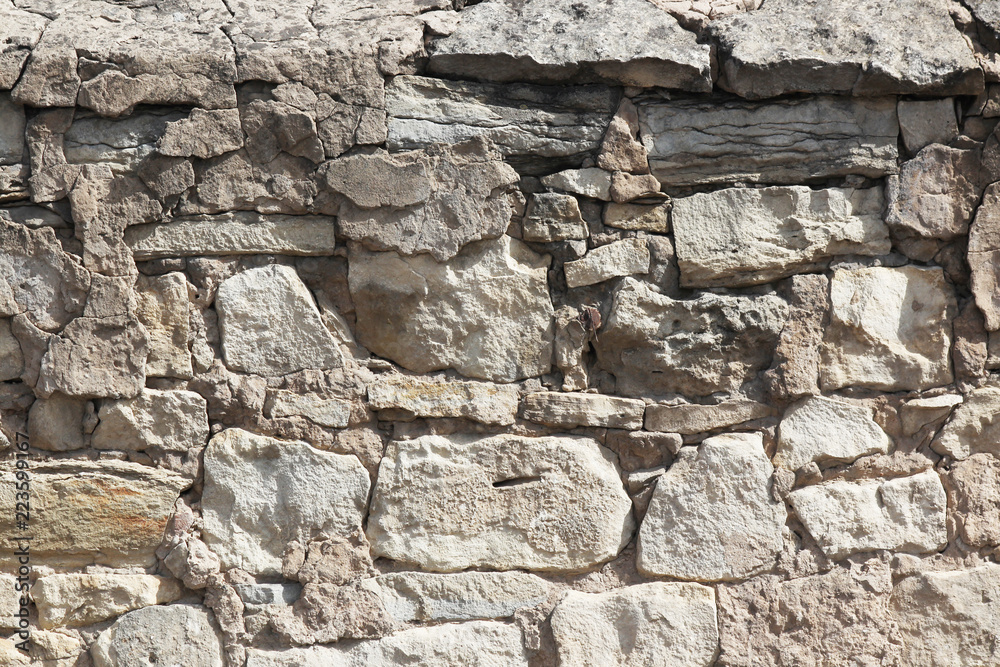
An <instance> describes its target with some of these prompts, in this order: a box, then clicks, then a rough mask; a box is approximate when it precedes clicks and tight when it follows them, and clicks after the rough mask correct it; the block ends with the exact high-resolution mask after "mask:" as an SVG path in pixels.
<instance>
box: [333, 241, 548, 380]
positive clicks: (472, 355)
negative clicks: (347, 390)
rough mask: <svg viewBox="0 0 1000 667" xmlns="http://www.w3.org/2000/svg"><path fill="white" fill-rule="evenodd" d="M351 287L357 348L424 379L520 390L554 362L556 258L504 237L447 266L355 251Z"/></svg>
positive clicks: (475, 246) (479, 245)
mask: <svg viewBox="0 0 1000 667" xmlns="http://www.w3.org/2000/svg"><path fill="white" fill-rule="evenodd" d="M348 257H349V259H348V262H349V267H350V271H349V273H348V280H349V284H350V290H351V298H352V299H353V300H354V304H355V308H356V315H357V327H356V331H355V333H356V335H357V337H358V342H359V343H361V345H363V346H364V347H366V348H367V349H369V350H371V351H372V352H374V353H375V354H378V355H380V356H383V357H386V358H388V359H391V360H392V361H394V362H396V363H398V364H399V365H401V366H403V367H404V368H406V369H408V370H411V371H415V372H418V373H426V372H429V371H434V370H440V369H444V368H449V367H451V368H454V369H455V370H457V371H458V372H459V373H461V374H462V375H465V376H468V377H473V378H481V379H485V380H491V381H493V382H513V381H515V380H520V379H523V378H526V377H534V376H537V375H542V374H544V373H547V372H548V371H549V368H550V364H551V358H552V321H551V318H552V303H551V301H550V299H549V291H548V282H547V267H548V264H549V256H548V255H538V254H536V253H534V252H532V251H531V250H530V249H529V248H528V247H527V246H525V245H524V244H523V243H521V242H520V241H517V240H514V239H511V238H510V237H508V236H502V237H500V238H499V239H497V240H495V241H480V242H477V243H472V244H470V245H469V246H467V247H466V248H465V249H464V250H463V251H462V252H461V253H460V254H459V255H457V256H456V257H455V258H453V259H452V260H451V261H449V262H447V263H444V264H440V263H438V262H436V261H434V259H432V258H431V257H429V256H427V255H415V256H413V257H402V256H400V255H398V254H396V253H394V252H385V253H371V252H368V251H366V250H364V249H362V248H360V247H357V246H353V245H352V246H351V247H350V254H349V256H348Z"/></svg>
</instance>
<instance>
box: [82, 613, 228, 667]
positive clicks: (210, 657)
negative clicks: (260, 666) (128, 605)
mask: <svg viewBox="0 0 1000 667" xmlns="http://www.w3.org/2000/svg"><path fill="white" fill-rule="evenodd" d="M213 621H214V617H213V615H212V614H211V612H208V611H205V610H204V609H202V608H201V607H195V606H192V605H182V604H177V605H170V606H153V607H145V608H143V609H138V610H136V611H132V612H129V613H128V614H125V615H124V616H122V617H121V618H119V619H118V620H117V621H115V622H114V625H112V626H111V627H110V628H108V629H107V630H105V631H104V632H102V633H101V634H100V635H99V636H98V637H97V641H96V642H94V645H93V646H92V647H91V649H90V656H91V658H92V659H93V660H94V667H144V666H145V665H150V664H156V665H192V666H195V665H197V667H223V665H224V664H225V662H224V661H223V652H222V641H221V640H220V639H219V635H218V633H217V632H216V630H215V627H214V624H213Z"/></svg>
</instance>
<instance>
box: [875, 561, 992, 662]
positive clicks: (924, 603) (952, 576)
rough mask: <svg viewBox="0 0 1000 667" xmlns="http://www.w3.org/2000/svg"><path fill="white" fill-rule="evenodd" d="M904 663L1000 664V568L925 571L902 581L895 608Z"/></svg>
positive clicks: (894, 596) (895, 595) (894, 599)
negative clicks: (998, 659) (998, 648)
mask: <svg viewBox="0 0 1000 667" xmlns="http://www.w3.org/2000/svg"><path fill="white" fill-rule="evenodd" d="M890 608H891V609H892V612H893V616H894V618H895V620H896V622H897V623H898V624H899V631H900V635H901V639H902V644H903V649H902V654H903V664H907V665H927V667H976V666H978V665H990V664H994V663H995V662H996V657H997V656H996V645H997V643H998V642H1000V631H998V628H1000V565H996V564H995V563H986V564H983V565H981V566H979V567H975V568H972V569H969V570H959V571H956V572H926V573H921V574H916V575H913V576H910V577H907V578H905V579H903V580H902V581H901V582H899V583H898V584H897V585H896V587H895V588H894V589H893V591H892V601H891V604H890Z"/></svg>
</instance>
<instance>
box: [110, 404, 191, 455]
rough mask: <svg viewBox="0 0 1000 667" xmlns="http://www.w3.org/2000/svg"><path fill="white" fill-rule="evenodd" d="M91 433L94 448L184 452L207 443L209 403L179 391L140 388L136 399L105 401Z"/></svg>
mask: <svg viewBox="0 0 1000 667" xmlns="http://www.w3.org/2000/svg"><path fill="white" fill-rule="evenodd" d="M100 420H101V421H100V423H99V424H98V425H97V428H96V429H95V430H94V437H93V446H94V448H95V449H123V450H132V451H143V450H146V449H151V448H159V449H162V450H164V451H176V452H183V451H186V450H188V449H195V448H198V447H204V446H205V444H206V443H207V442H208V403H207V402H206V401H205V399H204V398H202V397H201V395H199V394H196V393H194V392H193V391H185V390H182V389H178V390H174V391H160V390H158V389H143V390H142V392H141V393H140V394H139V395H138V396H136V397H135V398H130V399H128V400H122V401H105V402H104V403H102V405H101V411H100Z"/></svg>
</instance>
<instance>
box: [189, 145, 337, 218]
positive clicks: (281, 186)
mask: <svg viewBox="0 0 1000 667" xmlns="http://www.w3.org/2000/svg"><path fill="white" fill-rule="evenodd" d="M315 172H316V165H315V164H313V163H312V162H310V161H309V160H306V159H305V158H300V157H295V156H293V155H288V154H287V153H281V154H279V155H278V156H277V157H275V158H274V159H273V160H271V161H270V162H269V163H267V164H263V165H262V164H258V163H256V162H254V161H253V160H251V159H250V156H249V155H248V154H247V151H246V149H240V150H238V151H235V152H232V153H225V154H223V155H220V156H218V157H213V158H209V159H207V160H205V161H203V162H200V163H198V164H197V165H196V169H195V179H196V186H195V194H196V197H190V201H188V202H186V206H185V207H184V208H183V209H182V212H183V213H184V214H196V213H209V214H212V213H225V212H228V211H257V212H258V213H292V214H296V215H298V214H303V213H308V212H309V211H310V210H311V206H312V203H313V200H314V199H315V197H316V191H317V188H316V183H315Z"/></svg>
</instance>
